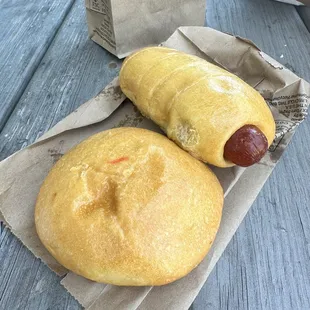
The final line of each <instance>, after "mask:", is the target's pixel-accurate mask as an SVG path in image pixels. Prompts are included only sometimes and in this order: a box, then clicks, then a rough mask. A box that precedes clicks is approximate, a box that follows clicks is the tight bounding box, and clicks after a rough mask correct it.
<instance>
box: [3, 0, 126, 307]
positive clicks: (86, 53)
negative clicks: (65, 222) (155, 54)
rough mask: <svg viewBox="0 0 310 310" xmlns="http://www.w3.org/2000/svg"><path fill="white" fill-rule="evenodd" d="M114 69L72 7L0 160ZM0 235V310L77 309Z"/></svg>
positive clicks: (79, 8) (81, 13) (46, 273)
mask: <svg viewBox="0 0 310 310" xmlns="http://www.w3.org/2000/svg"><path fill="white" fill-rule="evenodd" d="M119 68H120V61H119V60H117V59H116V58H115V57H114V56H113V55H111V54H109V53H108V52H106V51H105V50H104V49H102V48H101V47H100V46H98V45H96V44H95V43H94V42H92V41H91V40H89V39H88V35H87V27H86V21H85V10H84V3H83V2H82V1H77V2H76V3H75V4H74V5H73V7H72V10H71V12H70V13H69V14H68V16H67V18H66V19H65V21H64V23H63V25H62V26H61V27H60V29H59V31H58V33H57V35H56V36H55V38H54V40H53V42H52V43H51V45H50V47H49V49H48V50H47V52H46V54H45V55H44V57H43V59H42V60H41V62H40V63H39V64H38V66H37V70H36V71H35V73H34V75H33V77H32V79H31V80H30V81H28V85H27V88H26V89H25V91H24V93H23V94H22V96H21V98H20V100H19V102H18V104H17V105H16V107H15V109H14V111H13V113H12V115H11V117H10V119H9V120H8V121H7V123H6V125H5V127H4V128H3V130H2V132H1V135H0V158H1V159H4V158H6V157H7V156H9V155H10V154H12V153H14V152H15V151H17V150H19V149H20V148H22V147H24V146H26V145H28V144H30V143H32V142H33V141H34V140H36V138H38V137H39V136H41V135H42V134H43V133H44V132H45V131H47V130H48V129H49V128H50V127H52V126H53V125H54V124H55V123H57V122H58V121H59V120H60V119H62V118H64V117H65V116H66V115H67V114H69V113H71V112H72V111H73V110H75V109H76V108H77V107H78V106H79V105H81V104H82V103H84V102H85V101H87V100H88V99H89V98H91V97H93V96H95V95H96V94H97V93H98V92H99V91H100V90H101V89H102V88H103V87H104V86H105V85H106V84H108V83H109V82H110V81H111V80H112V78H113V77H115V76H116V75H117V74H118V71H119ZM0 89H1V88H0ZM1 225H2V224H1ZM1 229H2V230H3V232H2V233H1V252H0V261H1V264H0V309H2V307H3V309H27V308H28V309H80V308H81V307H80V305H79V304H78V303H77V302H76V301H75V300H74V298H73V297H71V296H70V295H69V294H68V293H67V291H66V290H65V289H64V288H63V287H62V286H61V285H60V283H59V282H60V280H61V279H60V278H59V277H57V276H56V275H55V274H54V273H53V272H51V271H50V270H49V269H48V268H47V267H46V266H44V264H43V263H41V262H40V261H39V260H38V259H35V257H34V256H33V255H32V254H31V253H30V252H29V250H27V249H26V248H25V247H23V246H22V245H21V243H20V242H19V241H18V240H17V239H16V238H15V237H14V236H13V235H12V234H11V233H10V232H9V231H8V230H6V229H3V226H2V228H1Z"/></svg>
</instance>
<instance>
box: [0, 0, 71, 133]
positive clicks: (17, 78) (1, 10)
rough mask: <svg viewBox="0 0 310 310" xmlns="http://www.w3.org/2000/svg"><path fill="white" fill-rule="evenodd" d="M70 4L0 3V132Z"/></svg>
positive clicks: (57, 0)
mask: <svg viewBox="0 0 310 310" xmlns="http://www.w3.org/2000/svg"><path fill="white" fill-rule="evenodd" d="M73 2H74V0H69V1H68V0H41V1H33V0H32V1H23V0H14V1H12V0H2V1H0V55H1V57H0V89H1V92H0V102H1V109H0V130H1V129H2V127H3V126H4V124H5V122H6V120H7V118H8V117H9V115H10V113H11V112H12V110H13V108H14V106H15V105H16V103H17V102H18V99H19V98H20V96H21V94H22V93H23V91H24V89H25V87H26V86H27V83H28V81H29V80H30V78H31V76H32V74H33V72H34V71H35V70H36V68H37V66H38V64H39V62H40V60H41V58H42V56H43V55H44V53H45V51H46V49H47V48H48V46H49V44H50V42H51V41H52V39H53V37H54V35H55V33H56V32H57V30H58V28H59V26H60V25H61V23H62V20H63V19H64V17H65V16H66V14H67V13H68V11H69V10H70V7H71V5H72V3H73Z"/></svg>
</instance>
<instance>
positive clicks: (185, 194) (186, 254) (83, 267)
mask: <svg viewBox="0 0 310 310" xmlns="http://www.w3.org/2000/svg"><path fill="white" fill-rule="evenodd" d="M222 205H223V192H222V188H221V186H220V184H219V182H218V180H217V178H216V177H215V175H214V174H213V173H212V172H211V171H210V170H209V168H207V167H206V166H205V165H204V164H203V163H201V162H199V161H198V160H196V159H194V158H193V157H191V156H190V155H189V154H188V153H186V152H185V151H183V150H182V149H180V148H179V147H178V146H177V145H175V144H174V143H173V142H171V141H170V140H169V139H167V138H166V137H164V136H162V135H160V134H158V133H155V132H152V131H148V130H144V129H137V128H118V129H112V130H108V131H104V132H102V133H99V134H97V135H94V136H92V137H90V138H89V139H87V140H85V141H84V142H82V143H81V144H79V145H77V146H76V147H75V148H73V149H72V150H71V151H70V152H69V153H67V154H66V155H64V156H63V157H62V158H61V159H60V160H59V161H58V162H57V163H56V165H55V166H54V167H53V168H52V169H51V171H50V173H49V174H48V176H47V178H46V179H45V181H44V183H43V185H42V187H41V189H40V193H39V195H38V199H37V203H36V209H35V223H36V228H37V232H38V235H39V237H40V239H41V241H42V243H43V244H44V245H45V247H46V248H47V249H48V251H49V252H50V253H51V254H52V255H53V256H54V257H55V258H56V259H57V260H58V262H59V263H61V264H62V265H63V266H65V267H66V268H68V269H70V270H72V271H73V272H75V273H77V274H79V275H82V276H84V277H86V278H89V279H91V280H94V281H97V282H105V283H111V284H115V285H137V286H140V285H162V284H166V283H169V282H172V281H174V280H176V279H178V278H181V277H183V276H185V275H186V274H187V273H189V272H190V271H191V270H192V269H193V268H194V267H195V266H197V264H199V263H200V262H201V260H202V259H203V257H204V256H205V255H206V253H207V252H208V250H209V249H210V246H211V244H212V242H213V240H214V238H215V235H216V232H217V230H218V227H219V223H220V218H221V212H222Z"/></svg>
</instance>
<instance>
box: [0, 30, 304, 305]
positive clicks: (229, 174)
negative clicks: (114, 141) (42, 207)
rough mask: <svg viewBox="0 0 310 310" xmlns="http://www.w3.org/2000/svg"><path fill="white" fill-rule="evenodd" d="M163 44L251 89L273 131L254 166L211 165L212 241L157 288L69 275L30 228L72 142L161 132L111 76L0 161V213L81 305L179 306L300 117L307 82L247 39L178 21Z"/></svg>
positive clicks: (191, 295)
mask: <svg viewBox="0 0 310 310" xmlns="http://www.w3.org/2000/svg"><path fill="white" fill-rule="evenodd" d="M163 45H164V46H168V47H172V48H175V49H178V50H181V51H184V52H187V53H190V54H194V55H197V56H199V57H201V58H204V59H206V60H208V61H210V62H212V63H215V64H217V65H218V66H220V67H223V68H225V69H227V70H229V71H231V72H233V73H235V74H236V75H238V76H239V77H241V78H242V79H243V80H245V81H246V82H247V83H249V84H250V85H252V86H253V87H255V88H256V89H257V90H258V91H259V92H260V93H261V94H262V96H263V97H264V98H265V100H266V102H267V103H268V104H269V106H270V108H271V110H272V112H273V116H274V118H275V121H276V137H275V140H274V142H273V144H272V146H271V147H270V149H269V151H268V153H267V154H266V156H265V157H264V158H263V159H262V160H261V162H260V163H258V164H256V165H254V166H251V167H249V168H241V167H232V168H226V169H222V168H216V167H211V168H212V169H213V171H214V172H215V173H216V175H217V176H218V178H219V180H220V182H221V184H222V186H223V188H224V193H225V202H224V210H223V217H222V222H221V226H220V229H219V231H218V234H217V237H216V240H215V242H214V244H213V246H212V248H211V251H210V252H209V253H208V255H207V256H206V257H205V259H204V260H203V261H202V262H201V264H200V265H199V266H198V267H197V268H195V269H194V270H193V271H192V272H191V273H190V274H189V275H187V276H186V277H184V278H182V279H180V280H178V281H176V282H174V283H171V284H169V285H166V286H161V287H118V286H113V285H105V284H101V283H95V282H92V281H90V280H87V279H85V278H83V277H81V276H78V275H75V274H74V273H72V272H69V271H68V270H66V269H65V268H64V267H62V266H61V265H59V264H58V263H57V262H56V261H55V259H54V258H52V257H51V255H50V254H49V253H48V252H47V251H46V250H45V248H44V247H43V245H42V244H41V242H40V240H39V239H38V236H37V234H36V230H35V226H34V205H35V200H36V196H37V193H38V191H39V188H40V185H41V183H42V182H43V180H44V178H45V177H46V175H47V173H48V171H49V169H50V168H51V167H52V166H53V164H54V163H55V162H56V161H57V160H58V159H59V158H60V157H61V156H62V155H63V154H64V153H65V152H67V151H68V150H69V149H70V148H72V147H73V146H74V145H76V144H77V143H79V142H80V141H82V140H83V139H85V138H87V137H88V136H90V135H92V134H95V133H96V132H99V131H102V130H105V129H108V128H112V127H119V126H135V127H143V128H148V129H150V130H154V131H158V132H161V131H160V129H159V128H158V127H157V126H156V125H155V124H154V123H152V122H151V121H150V120H148V119H146V118H144V117H142V116H141V114H140V113H139V112H138V111H137V110H136V109H135V108H134V106H133V105H132V104H131V103H130V102H129V101H128V100H125V96H124V95H123V94H122V92H121V90H120V87H119V84H118V79H117V78H116V79H115V80H114V81H112V82H111V83H110V84H109V85H108V86H107V87H106V88H105V89H104V90H103V91H102V92H101V93H100V94H98V96H96V97H95V98H93V99H91V100H90V101H88V102H86V103H85V104H83V105H82V106H81V107H80V108H78V109H77V110H76V111H74V112H73V113H72V114H70V115H69V116H68V117H66V118H65V119H63V120H62V121H60V122H59V123H58V124H57V125H56V126H55V127H53V128H52V129H51V130H50V131H48V132H47V133H45V134H44V135H43V136H42V137H41V138H40V139H39V140H38V141H37V142H35V143H34V144H32V145H30V146H28V147H27V148H25V149H23V150H21V151H19V152H17V153H15V154H13V155H12V156H10V157H9V158H7V159H6V160H4V161H2V162H1V163H0V218H2V219H3V220H4V221H5V223H6V225H7V226H8V227H9V228H10V229H11V231H12V232H13V233H14V234H15V235H16V236H17V237H18V238H19V239H20V240H21V241H22V242H23V243H24V244H25V245H26V246H27V247H28V248H29V249H30V250H31V251H32V252H33V254H34V255H36V256H37V257H39V258H41V259H42V260H43V261H44V262H45V263H46V264H47V265H48V266H49V267H50V268H51V269H52V270H54V271H55V272H57V273H58V274H60V275H64V274H66V276H65V277H64V279H63V280H62V281H61V283H62V284H63V285H64V287H65V288H66V289H67V290H68V291H69V292H70V293H71V294H72V295H73V296H74V297H75V298H76V299H77V300H78V301H79V302H80V303H81V304H82V305H83V306H84V307H85V308H87V309H93V310H94V309H108V310H110V309H111V310H112V309H124V310H125V309H126V310H130V309H139V310H144V309H145V310H147V309H152V310H153V309H160V310H165V309H167V310H168V309H169V310H174V309H187V308H188V307H189V306H190V305H191V303H192V301H193V300H194V299H195V297H196V296H197V294H198V292H199V290H200V288H201V287H202V286H203V284H204V282H205V281H206V279H207V277H208V275H209V274H210V272H211V270H212V268H213V267H214V265H215V264H216V262H217V261H218V259H219V257H220V256H221V254H222V253H223V251H224V249H225V247H226V246H227V244H228V243H229V241H230V240H231V238H232V236H233V235H234V233H235V231H236V230H237V228H238V226H239V225H240V223H241V221H242V219H243V218H244V216H245V215H246V213H247V211H248V210H249V208H250V207H251V205H252V203H253V201H254V200H255V198H256V196H257V195H258V193H259V191H260V189H261V188H262V186H263V184H264V183H265V181H266V180H267V178H268V176H269V175H270V173H271V172H272V170H273V168H274V167H275V165H276V163H277V161H278V160H279V159H280V157H281V155H282V153H283V151H284V150H285V148H286V146H287V145H288V143H289V141H290V139H291V138H292V136H293V134H294V133H295V130H296V128H297V126H298V125H299V124H300V123H301V122H302V121H303V120H304V118H305V117H306V115H307V109H308V105H309V101H310V85H309V84H308V83H307V82H305V81H304V80H303V79H301V78H299V77H298V76H296V75H295V74H294V73H292V72H291V71H289V70H288V69H287V68H285V67H283V66H282V65H281V64H279V63H278V62H277V61H275V60H274V59H272V58H271V57H269V56H268V55H266V54H265V53H264V52H262V51H261V50H260V49H259V48H258V47H256V46H255V45H254V44H253V43H252V42H251V41H248V40H246V39H243V38H240V37H234V36H232V35H229V34H224V33H222V32H219V31H216V30H213V29H211V28H203V27H181V28H179V29H177V30H176V31H175V32H174V34H173V35H172V36H171V37H170V38H169V39H168V40H167V41H166V42H165V43H164V44H163Z"/></svg>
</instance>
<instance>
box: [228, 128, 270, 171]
mask: <svg viewBox="0 0 310 310" xmlns="http://www.w3.org/2000/svg"><path fill="white" fill-rule="evenodd" d="M267 149H268V141H267V139H266V136H265V135H264V134H263V133H262V131H261V130H260V129H259V128H257V127H256V126H254V125H245V126H243V127H241V128H240V129H239V130H237V131H236V132H235V133H234V134H233V135H232V136H231V137H230V139H229V140H228V141H227V142H226V144H225V147H224V158H225V159H226V160H229V161H231V162H233V163H234V164H236V165H238V166H241V167H248V166H251V165H253V164H255V163H257V162H259V161H260V160H261V159H262V157H263V156H264V155H265V153H266V152H267Z"/></svg>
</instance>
